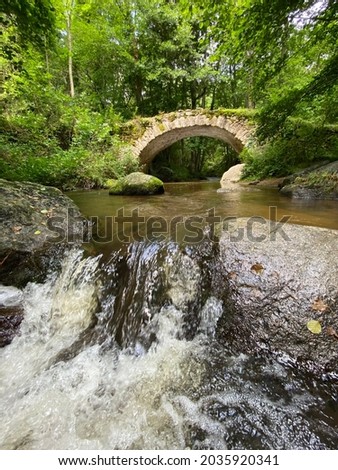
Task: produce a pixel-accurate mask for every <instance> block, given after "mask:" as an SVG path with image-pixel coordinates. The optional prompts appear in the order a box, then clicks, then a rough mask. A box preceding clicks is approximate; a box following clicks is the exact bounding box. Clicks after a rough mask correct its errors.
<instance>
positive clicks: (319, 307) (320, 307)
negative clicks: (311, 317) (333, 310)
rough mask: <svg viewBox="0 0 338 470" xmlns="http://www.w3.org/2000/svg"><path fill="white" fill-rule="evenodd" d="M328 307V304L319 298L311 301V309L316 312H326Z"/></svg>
mask: <svg viewBox="0 0 338 470" xmlns="http://www.w3.org/2000/svg"><path fill="white" fill-rule="evenodd" d="M328 308H329V307H328V305H327V304H325V303H324V302H323V300H321V299H316V300H314V301H313V303H312V310H316V311H317V312H326V310H327V309H328Z"/></svg>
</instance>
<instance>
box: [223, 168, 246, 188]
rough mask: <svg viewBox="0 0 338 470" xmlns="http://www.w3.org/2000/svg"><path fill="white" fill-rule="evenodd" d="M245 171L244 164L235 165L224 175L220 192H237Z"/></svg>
mask: <svg viewBox="0 0 338 470" xmlns="http://www.w3.org/2000/svg"><path fill="white" fill-rule="evenodd" d="M243 169H244V163H240V164H238V165H234V166H232V167H231V168H229V170H228V171H226V172H225V173H223V176H222V179H221V189H219V192H228V191H236V190H238V189H240V186H239V182H240V179H241V176H242V172H243Z"/></svg>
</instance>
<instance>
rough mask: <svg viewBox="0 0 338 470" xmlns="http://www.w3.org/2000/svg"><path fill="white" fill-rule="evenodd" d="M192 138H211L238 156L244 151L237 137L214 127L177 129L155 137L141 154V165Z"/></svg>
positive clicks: (147, 163)
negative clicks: (222, 143)
mask: <svg viewBox="0 0 338 470" xmlns="http://www.w3.org/2000/svg"><path fill="white" fill-rule="evenodd" d="M191 137H210V138H213V139H217V140H220V141H222V142H224V143H225V144H228V145H230V146H231V147H232V148H233V149H234V150H235V151H236V152H237V153H238V154H239V153H240V152H241V151H242V150H243V148H244V145H243V142H241V141H240V140H239V139H238V138H236V136H234V135H233V134H232V133H231V132H229V131H227V130H226V129H222V128H219V127H216V126H215V127H212V126H207V125H203V126H191V127H183V128H176V129H173V130H170V131H167V132H163V133H162V134H160V135H158V136H156V137H154V138H153V139H152V140H150V141H149V143H148V144H147V145H146V146H145V147H144V148H143V149H142V151H141V152H140V154H139V155H140V161H141V164H145V165H149V163H150V162H151V161H152V160H153V159H154V158H155V157H156V155H158V154H159V153H160V152H162V151H163V150H165V149H167V148H168V147H171V146H172V145H173V144H175V143H176V142H179V141H181V140H183V139H187V138H191Z"/></svg>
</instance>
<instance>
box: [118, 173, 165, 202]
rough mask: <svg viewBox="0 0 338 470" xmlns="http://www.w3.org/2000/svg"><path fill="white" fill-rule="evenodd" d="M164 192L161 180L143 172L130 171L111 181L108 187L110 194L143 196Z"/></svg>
mask: <svg viewBox="0 0 338 470" xmlns="http://www.w3.org/2000/svg"><path fill="white" fill-rule="evenodd" d="M162 193H164V186H163V182H162V181H161V180H160V179H158V178H156V176H151V175H146V174H145V173H141V172H135V173H130V174H129V175H127V176H125V177H124V178H122V179H120V180H117V181H115V182H113V183H112V184H111V186H110V188H109V194H111V195H126V196H143V195H152V194H162Z"/></svg>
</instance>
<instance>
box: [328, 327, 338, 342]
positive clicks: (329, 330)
mask: <svg viewBox="0 0 338 470" xmlns="http://www.w3.org/2000/svg"><path fill="white" fill-rule="evenodd" d="M326 333H327V334H328V335H329V336H333V337H334V338H336V339H338V333H337V332H336V330H335V329H334V328H333V327H332V326H328V327H327V328H326Z"/></svg>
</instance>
